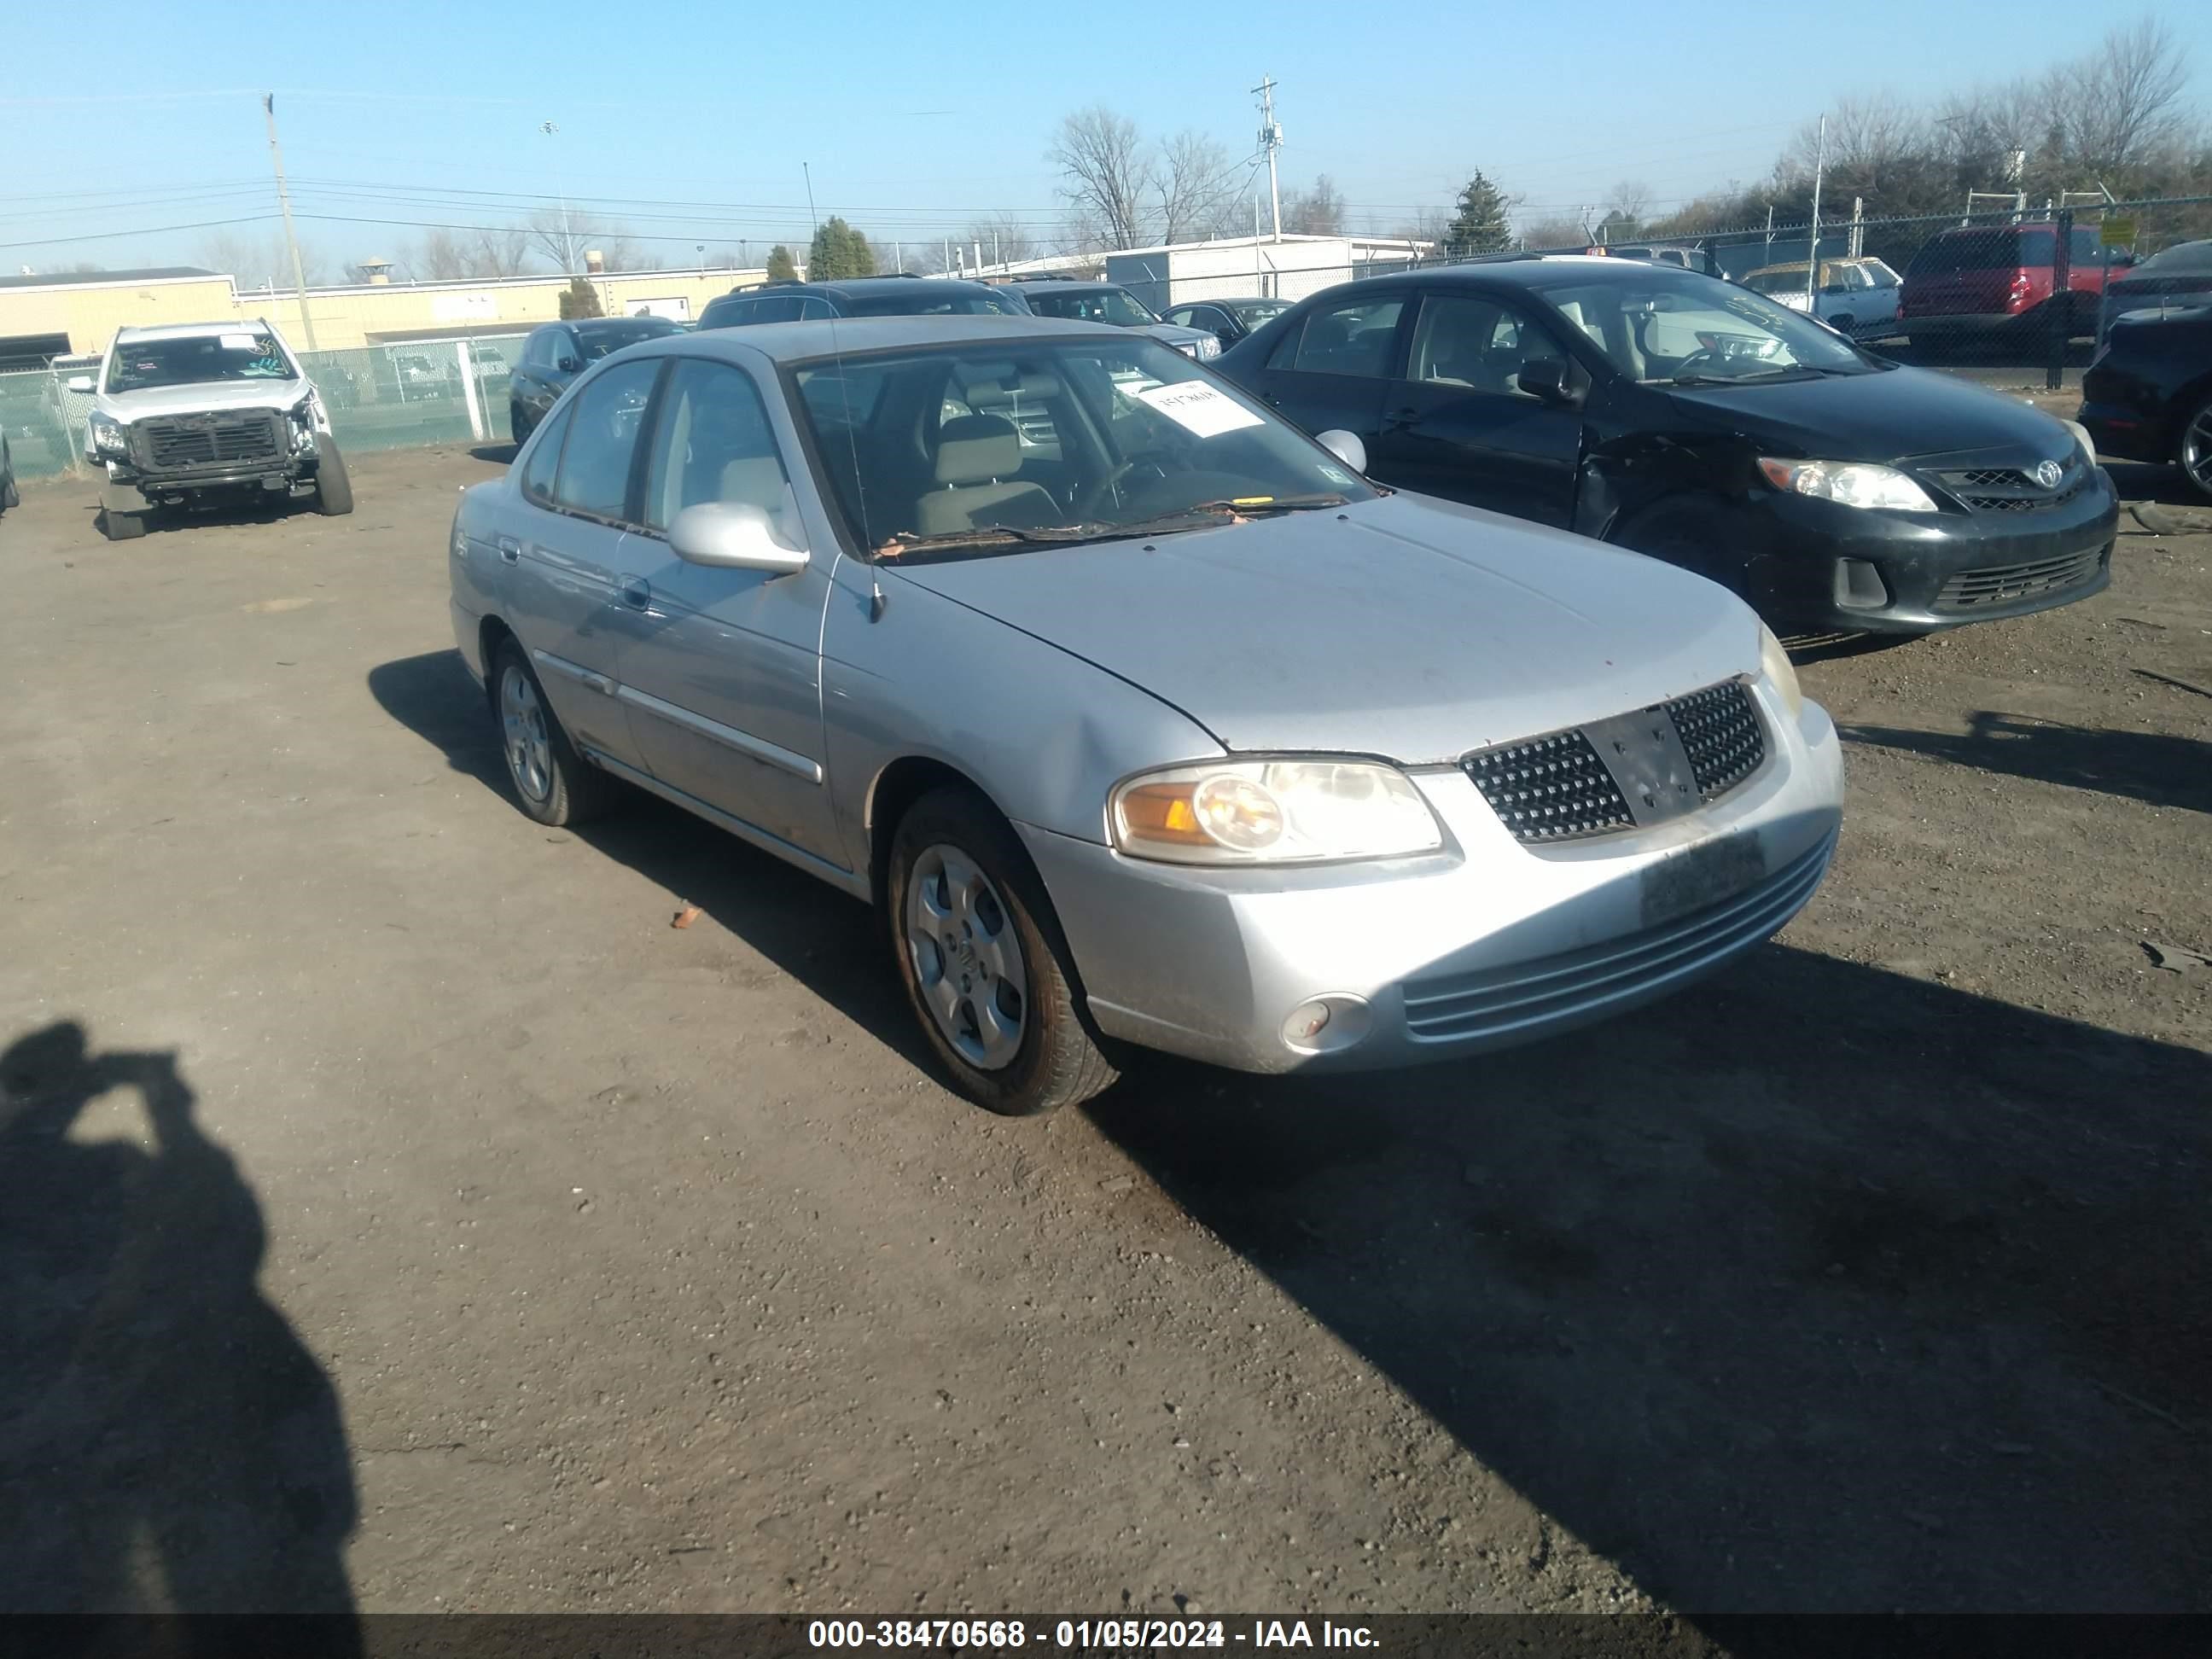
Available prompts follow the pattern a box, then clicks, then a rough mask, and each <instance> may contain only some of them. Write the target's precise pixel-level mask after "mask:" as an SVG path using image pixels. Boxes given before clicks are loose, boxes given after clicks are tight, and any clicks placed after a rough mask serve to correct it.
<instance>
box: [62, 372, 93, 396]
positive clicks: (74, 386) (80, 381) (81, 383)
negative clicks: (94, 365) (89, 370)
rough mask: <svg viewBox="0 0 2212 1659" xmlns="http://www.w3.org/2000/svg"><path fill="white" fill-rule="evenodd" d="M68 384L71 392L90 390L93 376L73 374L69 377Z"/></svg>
mask: <svg viewBox="0 0 2212 1659" xmlns="http://www.w3.org/2000/svg"><path fill="white" fill-rule="evenodd" d="M67 385H68V386H69V389H70V391H71V392H89V391H91V390H92V376H91V375H89V374H72V375H70V377H69V380H68V382H67Z"/></svg>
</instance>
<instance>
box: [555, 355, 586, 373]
mask: <svg viewBox="0 0 2212 1659" xmlns="http://www.w3.org/2000/svg"><path fill="white" fill-rule="evenodd" d="M553 367H554V368H557V369H559V370H560V371H561V372H562V374H581V373H582V372H583V368H584V366H583V364H581V363H580V362H577V361H576V360H575V359H574V357H563V358H562V359H561V360H560V361H559V362H556V363H555V364H554V365H553Z"/></svg>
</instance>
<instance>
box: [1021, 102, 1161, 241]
mask: <svg viewBox="0 0 2212 1659" xmlns="http://www.w3.org/2000/svg"><path fill="white" fill-rule="evenodd" d="M1045 159H1046V160H1048V161H1050V162H1052V164H1053V165H1054V167H1058V168H1059V169H1060V195H1061V196H1062V197H1064V198H1065V199H1066V202H1067V204H1068V205H1069V207H1070V208H1071V209H1072V210H1073V213H1074V216H1075V219H1076V222H1077V223H1078V224H1079V225H1080V226H1081V227H1082V228H1083V229H1084V231H1085V233H1086V237H1085V240H1091V241H1092V242H1094V243H1103V245H1104V246H1108V247H1115V248H1121V247H1137V246H1141V245H1142V244H1143V242H1144V240H1145V226H1146V209H1145V199H1146V197H1147V196H1149V195H1150V194H1151V193H1152V188H1153V182H1154V179H1153V175H1154V167H1153V161H1152V156H1151V155H1150V153H1149V152H1147V151H1146V148H1145V144H1144V141H1143V139H1141V138H1140V137H1139V136H1138V133H1137V124H1136V123H1135V122H1133V121H1132V120H1130V119H1129V118H1127V116H1123V115H1116V114H1115V113H1114V112H1113V111H1111V110H1109V109H1108V108H1106V107H1105V106H1103V105H1101V104H1094V105H1092V106H1091V107H1090V108H1089V109H1085V110H1079V111H1077V112H1075V113H1074V114H1073V115H1070V116H1068V117H1066V118H1065V119H1063V120H1062V121H1061V122H1060V131H1059V133H1058V135H1057V136H1056V137H1054V140H1053V144H1052V148H1051V149H1048V151H1046V152H1045Z"/></svg>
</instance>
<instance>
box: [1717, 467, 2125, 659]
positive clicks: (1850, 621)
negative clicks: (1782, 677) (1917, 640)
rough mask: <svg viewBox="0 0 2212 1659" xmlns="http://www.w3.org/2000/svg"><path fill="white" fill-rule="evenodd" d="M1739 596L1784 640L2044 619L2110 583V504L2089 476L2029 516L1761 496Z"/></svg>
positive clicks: (2114, 521) (2113, 520)
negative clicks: (1761, 523)
mask: <svg viewBox="0 0 2212 1659" xmlns="http://www.w3.org/2000/svg"><path fill="white" fill-rule="evenodd" d="M1762 508H1763V513H1764V515H1765V518H1766V520H1767V523H1766V525H1765V533H1764V534H1762V535H1760V536H1759V537H1757V538H1755V540H1756V542H1757V544H1759V546H1760V547H1761V548H1762V551H1760V552H1759V553H1758V554H1756V555H1754V556H1753V557H1752V558H1751V559H1750V560H1749V561H1748V562H1747V567H1746V569H1745V573H1744V593H1745V597H1746V598H1747V599H1749V600H1750V602H1751V604H1752V605H1753V608H1755V609H1756V610H1757V611H1759V614H1760V615H1761V616H1762V617H1765V618H1766V619H1767V620H1768V622H1770V623H1772V624H1773V625H1774V626H1775V627H1776V628H1777V629H1780V630H1782V631H1784V632H1819V633H1830V632H1833V633H1864V634H1929V633H1934V632H1936V631H1937V630H1938V629H1946V628H1957V627H1960V626H1961V625H1962V624H1964V623H1977V622H1989V621H1993V620H1996V619H1998V618H2001V617H2021V616H2027V615H2028V614H2029V613H2031V612H2033V611H2048V610H2051V609H2052V608H2054V607H2056V606H2058V605H2071V604H2072V603H2073V602H2074V601H2075V600H2076V599H2087V598H2088V597H2089V596H2090V595H2091V594H2093V593H2097V592H2102V591H2103V590H2104V589H2105V587H2106V586H2108V585H2109V584H2110V582H2111V580H2112V542H2113V538H2114V537H2115V536H2117V535H2118V532H2119V520H2120V504H2119V496H2118V494H2117V493H2116V492H2115V491H2114V490H2113V489H2112V480H2111V479H2110V478H2108V477H2106V476H2105V474H2104V472H2103V471H2102V470H2101V469H2097V470H2095V471H2093V475H2092V477H2091V478H2090V480H2089V483H2088V484H2087V487H2086V488H2085V489H2082V490H2081V493H2080V494H2079V495H2075V497H2074V498H2073V499H2072V500H2071V501H2064V502H2062V503H2061V504H2060V505H2058V506H2057V507H2046V508H2042V509H2039V510H2038V511H2034V512H2020V513H2001V512H1964V511H1945V512H1941V513H1884V512H1880V511H1870V510H1869V509H1867V508H1863V507H1844V506H1842V505H1840V504H1838V503H1837V502H1834V501H1819V500H1815V499H1814V498H1812V497H1810V496H1802V495H1771V496H1767V497H1764V498H1762Z"/></svg>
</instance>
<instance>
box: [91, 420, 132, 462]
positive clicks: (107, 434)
mask: <svg viewBox="0 0 2212 1659" xmlns="http://www.w3.org/2000/svg"><path fill="white" fill-rule="evenodd" d="M92 453H94V455H113V456H115V457H116V458H118V459H122V458H124V457H125V456H128V455H129V454H130V453H131V428H130V427H128V426H127V425H125V423H124V422H121V421H118V420H117V419H115V418H114V417H113V416H108V415H102V414H100V413H99V412H98V411H97V410H94V413H93V416H92Z"/></svg>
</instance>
